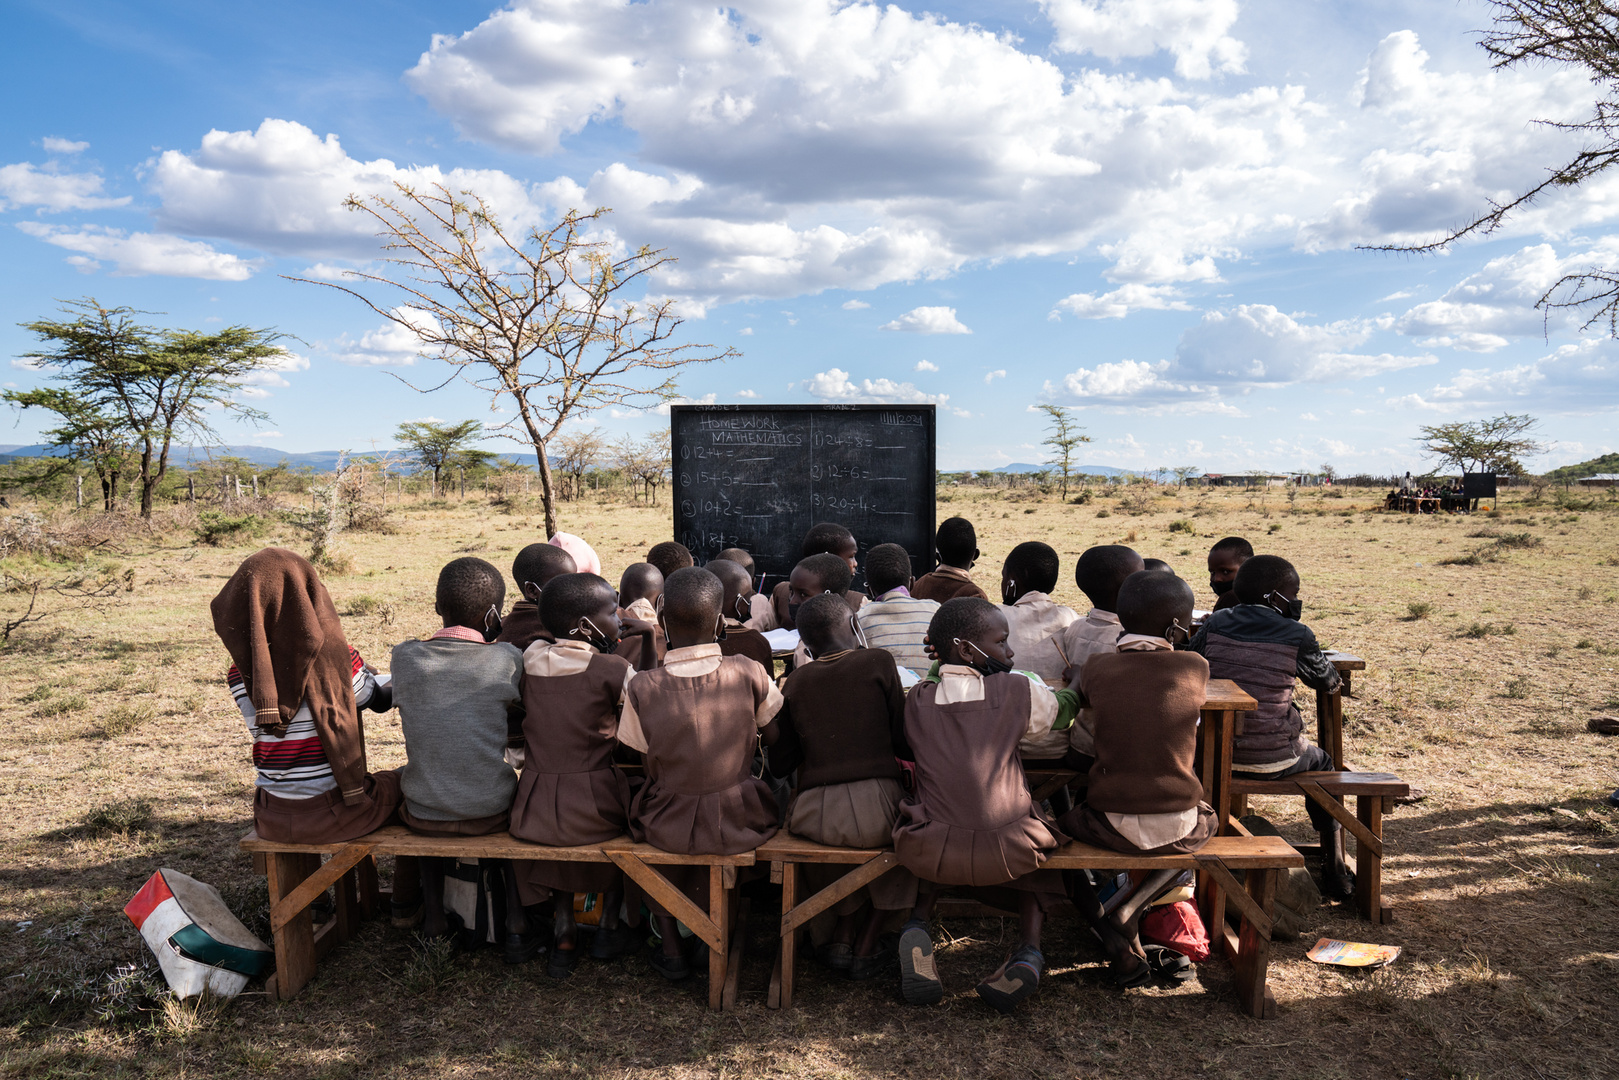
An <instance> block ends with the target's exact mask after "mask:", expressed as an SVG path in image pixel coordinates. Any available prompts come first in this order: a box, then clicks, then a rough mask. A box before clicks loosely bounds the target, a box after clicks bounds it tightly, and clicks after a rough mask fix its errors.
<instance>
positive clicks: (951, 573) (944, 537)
mask: <svg viewBox="0 0 1619 1080" xmlns="http://www.w3.org/2000/svg"><path fill="white" fill-rule="evenodd" d="M933 550H934V551H935V552H936V553H937V554H938V556H939V565H938V568H937V569H935V570H933V571H932V572H930V573H926V574H923V575H922V576H921V577H919V578H917V579H916V584H915V585H912V586H911V595H912V596H914V597H916V598H917V599H918V600H934V601H937V602H938V603H941V604H942V603H944V602H945V601H946V600H954V599H955V598H956V597H958V596H975V597H977V598H978V599H980V600H988V599H989V597H988V595H986V594H985V592H984V590H983V589H980V588H979V587H978V586H977V585H976V584H975V583H974V582H973V579H972V577H971V575H969V574H968V573H967V571H969V570H971V569H972V568H973V564H974V563H976V562H977V561H978V533H977V531H976V530H975V529H974V528H973V523H972V522H970V521H968V520H967V519H966V518H964V517H953V518H946V519H945V520H944V524H942V525H940V526H939V532H938V534H937V535H936V536H935V538H934V541H933Z"/></svg>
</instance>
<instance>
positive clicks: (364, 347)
mask: <svg viewBox="0 0 1619 1080" xmlns="http://www.w3.org/2000/svg"><path fill="white" fill-rule="evenodd" d="M394 314H396V315H399V316H400V317H401V318H403V319H404V320H405V322H406V323H407V324H410V325H400V324H399V323H394V322H390V323H384V324H383V325H381V326H379V327H377V328H376V329H375V330H368V331H366V332H365V333H364V334H363V335H361V337H360V340H359V341H357V342H355V341H351V340H349V338H348V337H347V336H346V335H345V336H343V337H340V338H339V339H338V340H337V342H336V343H335V345H334V347H333V350H332V351H333V355H334V357H335V358H336V359H337V361H338V362H339V363H343V364H355V365H358V366H361V367H409V366H410V365H411V364H414V363H415V362H416V360H417V359H418V358H419V357H421V356H425V355H427V354H428V353H430V352H431V351H432V350H431V349H429V348H428V346H426V345H424V344H423V343H422V339H421V338H420V337H418V336H417V335H416V334H415V333H414V332H412V331H411V329H410V326H411V325H415V326H424V327H425V326H428V325H430V323H429V319H430V316H429V315H428V314H427V312H425V311H422V310H420V309H419V308H412V307H397V308H394Z"/></svg>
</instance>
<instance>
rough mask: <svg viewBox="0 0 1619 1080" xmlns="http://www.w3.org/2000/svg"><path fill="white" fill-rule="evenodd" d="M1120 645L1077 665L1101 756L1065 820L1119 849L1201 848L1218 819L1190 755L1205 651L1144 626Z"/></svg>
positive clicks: (1069, 827) (1080, 836)
mask: <svg viewBox="0 0 1619 1080" xmlns="http://www.w3.org/2000/svg"><path fill="white" fill-rule="evenodd" d="M1119 649H1120V651H1119V652H1115V653H1101V654H1098V655H1096V656H1093V657H1091V658H1090V659H1089V660H1087V661H1086V662H1085V667H1084V668H1083V669H1082V670H1081V671H1080V676H1079V688H1078V689H1079V692H1080V694H1081V695H1082V696H1083V697H1084V699H1085V700H1086V702H1087V703H1088V705H1089V707H1090V709H1091V711H1092V715H1093V717H1094V718H1095V722H1096V730H1095V738H1096V763H1095V764H1094V765H1092V766H1091V770H1090V785H1089V787H1088V789H1087V790H1086V794H1085V802H1084V803H1082V804H1081V805H1079V806H1076V807H1074V809H1072V810H1070V811H1068V813H1066V814H1064V815H1063V816H1062V817H1061V818H1060V819H1058V824H1059V825H1060V826H1061V828H1062V830H1063V831H1064V832H1066V833H1068V835H1070V836H1072V837H1074V838H1075V839H1076V840H1081V841H1083V842H1085V843H1087V844H1095V845H1097V846H1098V847H1105V848H1110V849H1112V850H1114V851H1124V852H1145V853H1147V854H1152V855H1170V854H1179V853H1184V852H1189V851H1196V850H1198V849H1199V848H1201V847H1202V846H1203V845H1204V844H1206V843H1208V841H1209V837H1211V836H1213V835H1214V831H1215V829H1216V828H1217V827H1218V825H1219V819H1218V818H1216V817H1215V814H1214V810H1213V809H1212V808H1211V807H1210V806H1209V805H1208V804H1207V803H1205V802H1203V801H1202V800H1203V784H1202V782H1201V781H1200V780H1199V779H1198V777H1197V770H1196V768H1195V766H1194V764H1193V762H1194V759H1195V758H1196V756H1197V723H1198V713H1199V710H1200V709H1201V708H1202V707H1203V699H1204V696H1205V694H1206V693H1207V690H1208V683H1209V664H1208V661H1207V660H1204V659H1203V657H1201V656H1199V655H1198V654H1197V653H1194V652H1176V651H1175V650H1174V649H1173V647H1172V646H1171V645H1170V644H1169V642H1167V641H1165V640H1163V639H1162V638H1147V637H1144V636H1142V635H1137V634H1127V635H1125V636H1124V637H1123V638H1121V639H1120V641H1119Z"/></svg>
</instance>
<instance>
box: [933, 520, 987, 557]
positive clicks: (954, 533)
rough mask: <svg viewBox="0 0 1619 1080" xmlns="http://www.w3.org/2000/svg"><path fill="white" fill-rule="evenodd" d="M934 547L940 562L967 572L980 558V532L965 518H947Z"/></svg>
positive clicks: (940, 527) (941, 526) (940, 528)
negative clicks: (974, 561)
mask: <svg viewBox="0 0 1619 1080" xmlns="http://www.w3.org/2000/svg"><path fill="white" fill-rule="evenodd" d="M933 546H934V548H935V549H937V551H938V552H939V561H940V562H942V563H944V564H945V565H946V566H954V567H958V568H960V569H962V570H965V569H967V568H968V567H969V566H971V565H972V564H973V560H975V559H977V558H978V532H977V530H975V529H974V528H973V523H972V522H970V521H968V520H967V519H966V518H964V517H953V518H946V519H945V521H944V524H943V525H940V526H939V535H938V537H937V539H935V540H934V542H933Z"/></svg>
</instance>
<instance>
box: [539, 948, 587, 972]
mask: <svg viewBox="0 0 1619 1080" xmlns="http://www.w3.org/2000/svg"><path fill="white" fill-rule="evenodd" d="M582 952H584V950H583V949H581V948H579V946H578V945H577V944H575V945H574V947H573V948H571V949H559V948H556V947H554V946H553V947H552V949H551V958H550V959H549V960H548V961H546V965H545V973H546V974H547V975H549V976H551V978H553V979H566V978H569V977H571V976H572V975H573V969H574V968H576V967H578V966H579V954H580V953H582Z"/></svg>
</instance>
